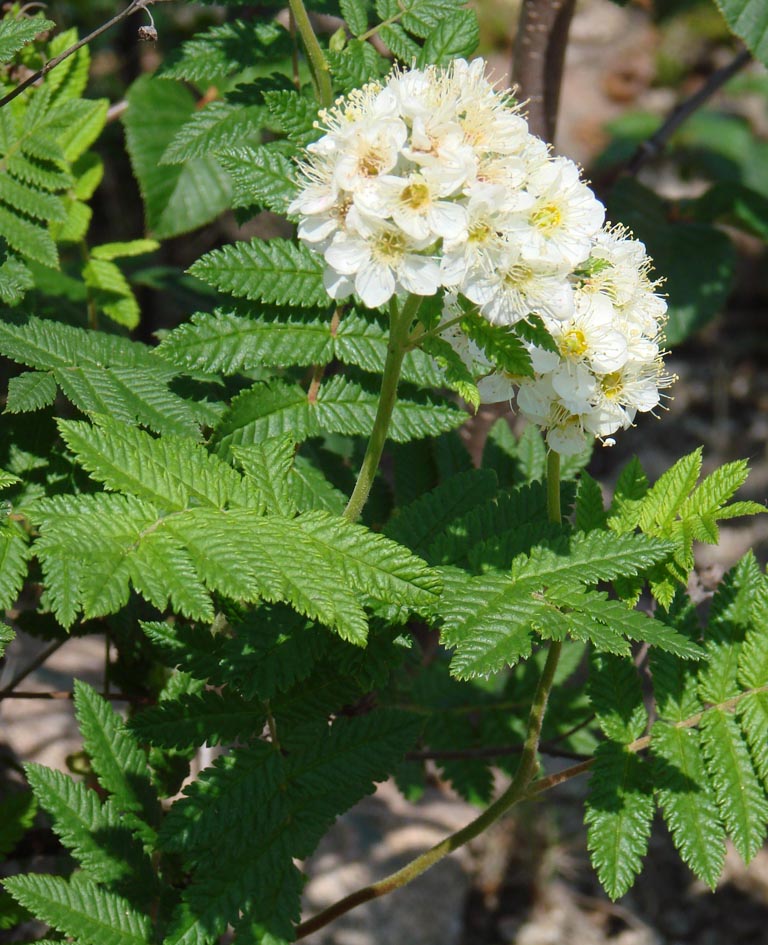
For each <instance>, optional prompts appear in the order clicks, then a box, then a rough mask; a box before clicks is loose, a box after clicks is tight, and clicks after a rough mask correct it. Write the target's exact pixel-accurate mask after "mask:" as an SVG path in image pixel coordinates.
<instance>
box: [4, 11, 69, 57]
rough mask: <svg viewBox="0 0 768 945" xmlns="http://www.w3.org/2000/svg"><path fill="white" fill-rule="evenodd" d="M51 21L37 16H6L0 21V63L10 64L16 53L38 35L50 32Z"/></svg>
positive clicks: (53, 24) (52, 25)
mask: <svg viewBox="0 0 768 945" xmlns="http://www.w3.org/2000/svg"><path fill="white" fill-rule="evenodd" d="M55 26H56V24H55V23H54V22H53V21H52V20H46V19H45V18H44V17H42V16H40V15H37V16H13V15H12V14H11V15H7V16H4V17H3V18H2V19H1V20H0V62H2V63H5V62H10V60H11V59H12V58H13V57H14V56H15V55H16V53H17V52H18V51H19V50H20V49H22V48H23V47H24V46H26V45H27V43H31V42H32V40H33V39H34V38H35V36H37V35H38V34H39V33H44V32H45V31H46V30H52V29H53V28H54V27H55Z"/></svg>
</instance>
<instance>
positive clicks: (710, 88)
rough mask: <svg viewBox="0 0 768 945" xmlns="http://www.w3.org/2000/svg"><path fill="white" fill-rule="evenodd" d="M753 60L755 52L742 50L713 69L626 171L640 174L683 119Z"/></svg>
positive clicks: (649, 139)
mask: <svg viewBox="0 0 768 945" xmlns="http://www.w3.org/2000/svg"><path fill="white" fill-rule="evenodd" d="M751 60H752V54H751V53H750V51H749V50H748V49H742V50H741V51H740V52H739V53H738V54H737V55H736V56H735V57H734V58H733V59H732V60H731V61H730V62H729V63H727V64H726V65H724V66H723V67H722V68H721V69H718V70H717V71H716V72H713V73H712V75H711V76H710V77H709V78H708V79H707V81H706V82H705V83H704V84H703V85H702V86H701V88H699V89H698V90H697V91H696V92H694V94H693V95H691V96H690V97H689V98H686V99H684V100H683V101H682V102H679V103H678V104H677V105H676V106H675V107H674V108H673V109H672V111H671V112H670V113H669V115H667V117H666V118H665V120H664V122H663V123H662V125H661V127H660V128H659V129H658V131H656V132H654V134H652V135H651V137H650V138H648V139H647V140H645V141H643V142H642V143H641V144H640V145H639V147H638V148H637V150H636V151H635V153H634V154H633V155H632V157H631V158H630V159H629V161H628V162H627V167H626V172H627V173H628V174H637V172H638V171H639V170H640V168H641V167H643V166H644V165H645V164H647V163H648V161H650V160H652V159H653V158H655V157H658V156H659V154H661V152H662V151H663V150H664V148H665V147H666V145H667V143H668V141H669V139H670V138H671V137H672V135H673V134H674V133H675V132H676V131H677V129H678V128H679V127H680V125H682V124H683V122H685V121H687V120H688V119H689V118H690V117H691V115H693V113H694V112H695V111H696V110H697V109H699V108H701V106H702V105H703V104H704V103H705V102H706V101H707V100H708V99H710V98H711V97H712V96H713V95H714V94H715V92H717V90H718V89H720V88H722V86H724V85H725V83H726V82H727V81H728V80H729V79H731V78H733V76H735V75H736V73H737V72H739V71H740V70H741V69H743V68H744V66H746V65H747V63H749V62H750V61H751Z"/></svg>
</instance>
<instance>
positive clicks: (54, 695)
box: [0, 689, 154, 705]
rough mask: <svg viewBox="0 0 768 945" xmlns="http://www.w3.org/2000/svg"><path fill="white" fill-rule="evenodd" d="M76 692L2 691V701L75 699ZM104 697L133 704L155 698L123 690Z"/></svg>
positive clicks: (144, 703) (0, 697) (106, 694)
mask: <svg viewBox="0 0 768 945" xmlns="http://www.w3.org/2000/svg"><path fill="white" fill-rule="evenodd" d="M74 697H75V694H74V692H70V691H69V690H68V689H63V690H59V691H54V692H6V691H5V690H3V691H2V692H0V701H4V700H5V699H43V700H49V699H74ZM102 698H104V699H109V700H110V702H130V703H131V705H152V704H154V700H153V699H150V698H149V697H148V696H128V695H126V694H125V693H123V692H108V693H102Z"/></svg>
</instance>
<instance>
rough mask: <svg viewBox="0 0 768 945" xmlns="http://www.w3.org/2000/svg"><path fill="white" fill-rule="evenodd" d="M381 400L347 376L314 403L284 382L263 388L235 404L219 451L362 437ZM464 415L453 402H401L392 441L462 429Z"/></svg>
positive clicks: (333, 381) (323, 390)
mask: <svg viewBox="0 0 768 945" xmlns="http://www.w3.org/2000/svg"><path fill="white" fill-rule="evenodd" d="M377 406H378V397H377V396H376V395H375V394H370V393H368V391H366V390H364V389H363V388H362V387H360V386H359V385H357V384H354V383H353V382H351V381H347V380H346V379H345V378H344V377H342V376H340V375H339V376H336V377H333V378H331V380H330V381H328V383H325V384H323V385H322V386H321V388H320V391H319V393H318V396H317V399H316V401H315V402H314V403H310V402H309V400H308V398H307V395H306V394H305V393H304V391H303V390H302V389H301V388H300V387H297V386H289V385H287V384H285V383H284V382H282V381H271V382H269V383H267V384H258V385H256V386H255V387H253V388H251V389H250V390H247V391H245V392H243V393H242V394H241V395H240V396H239V397H237V398H236V399H235V400H234V401H233V402H232V406H231V408H230V410H229V412H228V413H227V414H226V415H225V417H224V419H223V421H222V423H221V425H220V427H219V430H218V431H217V432H218V436H219V451H220V452H221V453H222V454H224V455H226V454H227V452H228V450H229V449H231V447H233V446H248V445H251V444H253V443H258V442H260V441H261V440H262V439H264V438H268V437H271V436H279V435H281V434H290V435H291V436H293V437H294V439H295V440H296V441H297V442H302V441H303V440H305V439H307V438H309V437H311V436H317V435H319V434H320V433H321V432H323V431H326V432H330V433H344V434H348V435H350V434H359V435H362V436H364V435H365V434H366V433H367V432H369V431H370V429H371V428H372V424H373V420H374V417H375V414H376V409H377ZM464 417H465V414H464V413H463V412H462V411H460V410H458V409H457V408H456V407H453V406H452V405H448V404H434V403H431V402H428V401H425V402H424V403H417V402H414V401H408V400H405V399H404V398H401V399H400V400H399V401H398V402H397V403H396V404H395V408H394V410H393V412H392V420H391V423H390V427H389V431H388V433H389V437H390V438H391V439H392V440H394V441H395V442H406V441H408V440H411V439H418V438H419V437H423V436H434V435H435V433H437V432H442V431H444V430H449V429H454V428H455V427H457V426H460V424H461V422H462V421H463V419H464Z"/></svg>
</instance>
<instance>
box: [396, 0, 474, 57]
mask: <svg viewBox="0 0 768 945" xmlns="http://www.w3.org/2000/svg"><path fill="white" fill-rule="evenodd" d="M479 39H480V28H479V26H478V23H477V16H476V15H475V13H474V11H472V10H455V11H454V12H453V13H449V14H448V15H447V16H445V17H444V18H443V19H441V20H440V22H439V23H438V25H437V26H435V28H434V29H433V30H432V31H431V32H430V33H429V35H428V36H427V38H426V40H425V42H424V47H423V48H422V50H421V52H420V53H419V55H418V64H419V66H426V65H430V64H432V63H434V64H435V65H438V66H445V65H447V64H448V63H449V62H450V61H451V60H453V59H459V58H463V57H468V56H469V55H471V53H473V52H474V50H475V48H476V46H477V44H478V41H479ZM385 42H386V40H385ZM388 45H389V44H388ZM390 48H391V47H390Z"/></svg>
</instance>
